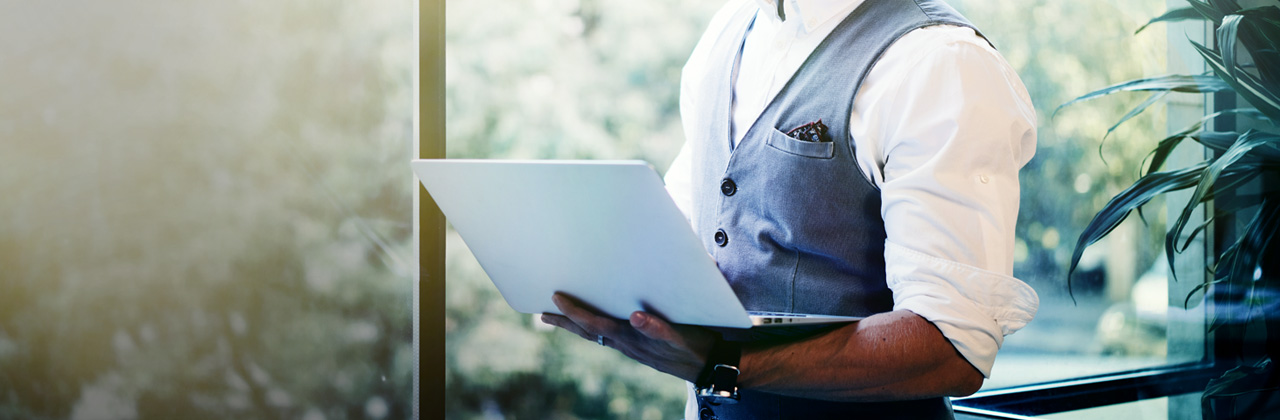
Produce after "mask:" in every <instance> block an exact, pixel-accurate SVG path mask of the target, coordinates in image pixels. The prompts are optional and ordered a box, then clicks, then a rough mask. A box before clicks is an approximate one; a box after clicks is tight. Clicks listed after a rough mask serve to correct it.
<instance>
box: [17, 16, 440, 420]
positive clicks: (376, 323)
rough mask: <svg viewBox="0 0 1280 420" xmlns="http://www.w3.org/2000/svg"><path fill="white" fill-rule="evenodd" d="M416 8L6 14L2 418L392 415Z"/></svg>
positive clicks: (401, 313) (408, 239)
mask: <svg viewBox="0 0 1280 420" xmlns="http://www.w3.org/2000/svg"><path fill="white" fill-rule="evenodd" d="M413 7H414V6H413V4H412V3H409V2H404V1H396V0H386V1H373V2H359V3H346V2H340V1H327V0H326V1H318V2H317V1H309V2H208V3H190V2H183V3H181V4H177V3H174V4H170V3H166V2H147V1H138V0H126V1H118V2H109V3H102V2H91V1H79V0H73V1H63V2H41V3H29V4H23V5H21V6H18V5H6V6H0V28H4V29H3V32H4V35H3V36H2V37H0V39H3V40H2V41H0V63H4V65H3V66H0V80H4V94H2V95H0V197H3V198H0V203H2V204H0V418H5V419H9V418H21V419H27V418H49V419H54V418H70V419H135V418H184V419H223V418H298V419H316V420H319V419H345V418H405V417H406V416H408V415H409V414H408V413H409V412H410V410H411V407H412V395H411V393H412V378H413V366H414V353H413V349H412V318H411V315H412V314H411V307H410V297H411V292H412V290H413V289H412V285H413V283H412V282H413V278H414V272H415V269H414V267H413V264H414V258H413V251H412V249H413V248H412V219H411V217H412V201H411V200H412V186H413V184H412V182H413V181H412V177H411V175H410V173H409V171H408V168H407V166H406V165H405V164H404V163H405V161H406V159H407V156H409V155H410V153H411V150H412V149H411V145H412V141H413V139H412V132H411V130H412V121H413V119H412V118H413V102H412V101H413V91H412V75H413V73H414V71H415V65H416V64H415V62H414V60H416V58H415V51H414V48H415V40H414V35H413V25H414V21H413V14H412V10H413Z"/></svg>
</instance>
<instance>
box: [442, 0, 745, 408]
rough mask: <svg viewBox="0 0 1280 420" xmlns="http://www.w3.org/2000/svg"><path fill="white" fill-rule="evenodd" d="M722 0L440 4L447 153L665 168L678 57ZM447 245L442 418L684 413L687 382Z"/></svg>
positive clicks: (675, 130)
mask: <svg viewBox="0 0 1280 420" xmlns="http://www.w3.org/2000/svg"><path fill="white" fill-rule="evenodd" d="M720 5H721V3H719V2H689V1H678V0H654V1H642V2H619V1H602V0H521V1H510V0H470V1H454V2H448V3H447V4H446V26H447V31H448V32H447V39H446V42H447V45H446V53H445V56H446V62H445V65H446V74H447V76H446V81H447V82H446V89H447V92H448V93H447V94H448V103H447V112H448V115H447V119H448V122H449V123H448V126H447V127H446V129H447V135H448V136H447V138H448V142H447V147H448V157H450V158H504V159H515V158H523V159H553V158H559V159H643V160H646V161H648V162H650V163H652V164H653V165H654V166H655V167H657V168H658V169H659V171H662V172H665V170H666V166H667V165H669V164H670V163H671V160H672V159H673V158H674V157H675V154H676V152H677V151H678V150H679V148H680V145H681V144H682V143H683V141H684V134H683V132H682V131H681V128H680V117H679V101H678V100H679V84H680V69H681V68H682V67H683V66H684V62H685V60H686V59H687V58H688V56H689V53H690V51H692V50H693V46H694V43H696V42H697V40H698V37H699V36H700V35H701V34H702V30H703V29H704V28H705V25H706V23H707V20H709V19H710V17H711V13H713V12H714V11H715V10H716V9H717V8H719V7H720ZM476 16H483V17H484V18H483V19H476V18H475V17H476ZM447 254H448V256H447V258H448V260H447V266H446V270H447V273H446V278H447V292H446V293H447V298H446V307H447V314H446V316H447V321H446V322H447V327H446V353H447V354H446V358H447V378H448V379H447V387H448V388H447V389H448V392H449V395H448V402H447V404H448V406H447V407H446V416H447V417H448V418H459V419H461V418H480V417H482V416H489V417H490V418H497V416H505V417H506V418H548V417H555V415H553V414H551V413H572V415H573V416H576V417H581V418H636V419H670V418H676V417H679V416H681V413H682V412H683V407H684V399H685V388H684V384H683V381H680V380H678V379H675V378H673V377H670V376H667V375H665V374H661V373H657V372H656V371H653V370H652V369H649V368H647V367H645V366H642V365H640V364H638V363H635V362H633V361H631V360H629V359H626V358H625V357H623V356H621V355H620V354H619V353H617V352H616V351H612V350H608V351H602V349H601V348H600V347H599V346H597V345H596V344H595V343H591V342H587V341H584V340H582V339H580V338H578V337H576V336H572V335H569V334H565V333H563V332H559V333H553V331H552V330H551V329H550V327H546V326H545V325H544V324H542V322H541V321H539V320H538V319H537V318H535V317H530V316H528V315H523V314H519V313H516V312H515V311H513V310H511V308H510V307H508V306H507V305H506V303H505V302H504V301H503V300H502V298H501V297H500V296H499V295H498V292H497V289H496V288H494V286H493V284H492V283H491V282H490V281H489V279H488V277H487V276H486V275H485V274H484V271H483V270H482V269H481V268H480V267H479V265H478V264H477V263H476V262H475V259H474V257H473V256H471V254H470V251H468V250H467V248H466V246H465V245H463V243H462V241H461V240H460V239H459V238H458V236H457V235H456V233H453V232H452V231H450V233H449V237H448V243H447Z"/></svg>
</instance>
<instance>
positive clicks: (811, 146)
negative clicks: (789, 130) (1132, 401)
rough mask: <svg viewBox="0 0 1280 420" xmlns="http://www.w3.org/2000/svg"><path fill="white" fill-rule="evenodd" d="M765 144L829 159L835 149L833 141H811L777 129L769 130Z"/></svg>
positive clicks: (791, 151)
mask: <svg viewBox="0 0 1280 420" xmlns="http://www.w3.org/2000/svg"><path fill="white" fill-rule="evenodd" d="M765 144H767V145H769V147H772V148H774V149H778V150H780V151H783V152H785V153H789V154H793V155H796V156H804V157H811V158H818V159H831V158H832V157H833V156H835V151H836V148H835V143H834V142H829V141H821V142H813V141H804V140H799V139H794V138H791V136H788V135H786V134H785V133H783V132H781V131H778V130H777V129H770V130H769V132H768V136H767V137H766V138H765Z"/></svg>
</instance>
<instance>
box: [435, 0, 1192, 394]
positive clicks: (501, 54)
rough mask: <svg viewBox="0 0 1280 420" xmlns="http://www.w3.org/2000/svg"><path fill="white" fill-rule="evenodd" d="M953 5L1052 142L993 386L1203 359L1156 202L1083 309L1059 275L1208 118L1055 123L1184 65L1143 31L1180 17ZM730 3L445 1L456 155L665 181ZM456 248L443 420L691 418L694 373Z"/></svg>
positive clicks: (1066, 6) (1078, 294) (1111, 242)
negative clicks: (1178, 137)
mask: <svg viewBox="0 0 1280 420" xmlns="http://www.w3.org/2000/svg"><path fill="white" fill-rule="evenodd" d="M949 2H950V3H951V4H952V5H953V6H955V7H956V8H957V9H959V10H960V11H961V12H962V13H964V14H965V15H966V16H967V17H969V18H970V20H972V21H973V22H974V23H975V24H976V25H977V26H978V27H979V28H982V30H983V31H984V32H985V33H986V35H987V36H988V37H989V38H990V39H991V40H992V41H993V43H994V44H995V46H996V47H997V48H998V49H999V51H1000V52H1001V53H1002V54H1003V55H1004V57H1005V58H1006V59H1007V60H1008V61H1009V62H1010V63H1011V64H1012V65H1013V66H1014V68H1015V69H1016V70H1017V71H1018V73H1019V75H1021V77H1022V80H1023V82H1024V83H1025V84H1026V86H1027V89H1028V91H1029V92H1030V94H1031V97H1032V99H1033V101H1034V103H1035V107H1036V111H1037V112H1038V114H1039V147H1038V149H1037V152H1036V157H1035V159H1034V160H1032V161H1031V163H1030V164H1028V165H1027V167H1026V168H1025V169H1024V170H1023V172H1022V177H1021V178H1022V183H1023V184H1022V185H1023V197H1022V207H1021V209H1022V210H1021V213H1020V217H1019V220H1018V231H1017V250H1016V255H1015V257H1016V266H1015V275H1016V276H1017V277H1019V278H1021V279H1023V280H1024V281H1026V282H1027V283H1029V284H1030V285H1031V286H1033V287H1034V288H1035V289H1036V291H1037V292H1038V293H1039V294H1040V298H1041V307H1040V312H1039V314H1038V315H1037V317H1036V320H1035V321H1034V322H1032V323H1031V324H1030V326H1028V327H1027V328H1025V329H1023V330H1022V331H1020V332H1018V333H1016V334H1014V335H1012V336H1010V337H1008V338H1007V340H1006V341H1005V345H1004V348H1003V350H1002V351H1001V354H1000V357H999V358H998V359H997V362H996V365H995V368H994V371H993V373H992V377H991V378H990V379H989V380H988V381H987V382H986V385H985V386H984V389H998V388H1003V387H1010V386H1017V385H1026V384H1033V383H1043V382H1049V381H1056V380H1063V379H1068V378H1076V377H1082V376H1090V375H1099V374H1106V373H1115V372H1121V371H1128V370H1134V369H1141V368H1148V367H1155V366H1163V365H1168V364H1175V363H1181V362H1188V361H1196V360H1200V357H1201V352H1202V349H1203V345H1202V342H1200V341H1198V340H1199V338H1198V337H1199V334H1201V333H1202V329H1203V326H1202V325H1203V315H1202V314H1201V313H1200V312H1197V310H1196V309H1195V308H1194V307H1193V308H1192V310H1191V311H1187V310H1184V309H1183V308H1182V306H1181V303H1182V301H1183V298H1184V297H1185V294H1182V292H1177V293H1173V295H1174V296H1172V297H1171V296H1170V295H1171V293H1170V292H1169V279H1168V276H1167V274H1165V272H1166V271H1167V270H1164V269H1163V267H1164V266H1165V263H1164V260H1163V259H1162V258H1163V257H1162V256H1163V250H1162V248H1161V247H1160V246H1159V245H1158V244H1160V243H1162V241H1161V239H1162V238H1163V233H1162V232H1163V231H1164V224H1165V219H1166V218H1167V215H1166V211H1165V210H1164V204H1163V202H1153V204H1152V205H1150V206H1149V207H1148V209H1149V211H1148V212H1146V213H1145V216H1146V222H1147V225H1144V224H1143V222H1142V221H1141V220H1140V219H1138V218H1137V217H1133V218H1130V219H1131V220H1129V221H1127V222H1126V223H1125V224H1124V225H1122V226H1121V227H1120V228H1119V229H1118V230H1117V232H1116V233H1114V234H1112V235H1111V236H1110V237H1109V238H1108V239H1107V240H1105V241H1104V242H1103V243H1100V244H1099V245H1096V246H1095V247H1093V248H1091V249H1090V250H1089V252H1087V253H1086V254H1085V261H1084V263H1083V265H1082V267H1081V269H1080V271H1079V272H1078V273H1077V275H1076V277H1075V279H1074V281H1073V284H1072V290H1073V292H1074V299H1075V302H1074V303H1073V301H1072V295H1071V294H1070V293H1069V292H1068V288H1067V281H1066V271H1067V265H1068V263H1069V262H1070V257H1071V253H1072V250H1073V247H1074V245H1075V240H1076V237H1077V236H1078V235H1079V233H1080V231H1081V230H1082V229H1083V227H1084V226H1085V225H1086V224H1087V223H1088V222H1089V220H1090V219H1091V218H1092V216H1093V214H1094V213H1095V212H1096V211H1097V210H1098V209H1100V208H1101V207H1102V205H1103V204H1105V203H1106V202H1107V200H1108V199H1110V197H1111V196H1113V195H1115V194H1116V193H1118V192H1119V191H1120V190H1121V189H1123V188H1124V187H1126V186H1128V185H1129V184H1131V183H1132V182H1133V181H1134V180H1136V179H1137V174H1138V166H1139V162H1140V161H1141V160H1142V158H1143V157H1144V154H1145V152H1146V151H1147V150H1149V149H1150V147H1151V146H1152V145H1154V144H1155V142H1156V141H1157V140H1159V139H1160V138H1163V137H1164V135H1165V133H1166V132H1167V128H1166V127H1167V126H1170V125H1172V126H1175V127H1178V128H1180V127H1181V126H1185V125H1187V124H1189V123H1190V122H1191V121H1193V120H1186V118H1198V115H1199V113H1200V112H1201V105H1200V103H1201V102H1202V99H1201V97H1199V96H1195V95H1191V96H1190V97H1189V99H1188V100H1187V101H1186V103H1185V104H1184V105H1183V107H1184V108H1187V109H1183V110H1171V109H1168V108H1170V107H1166V106H1165V105H1157V106H1155V107H1153V108H1152V109H1150V110H1148V111H1147V112H1146V113H1144V114H1142V115H1141V116H1138V117H1137V118H1135V119H1134V120H1132V121H1130V122H1128V123H1126V124H1125V125H1124V126H1122V127H1120V128H1118V129H1117V130H1116V131H1115V132H1114V133H1112V134H1111V135H1110V136H1109V137H1108V138H1107V141H1106V142H1105V143H1103V142H1102V138H1103V135H1104V134H1105V133H1106V132H1107V130H1108V128H1110V127H1111V126H1112V125H1113V124H1114V123H1115V122H1116V121H1118V120H1119V118H1120V116H1122V115H1124V114H1125V113H1126V112H1128V110H1129V109H1131V108H1132V107H1134V106H1136V105H1138V104H1139V103H1141V102H1142V101H1143V100H1145V99H1146V96H1145V95H1139V94H1134V95H1132V96H1123V95H1118V96H1117V97H1113V98H1106V99H1100V100H1097V101H1092V102H1087V103H1084V104H1081V105H1077V106H1073V107H1071V108H1067V109H1064V110H1062V111H1061V112H1058V113H1057V114H1056V115H1055V114H1054V110H1055V109H1056V108H1057V107H1058V106H1059V105H1061V104H1063V103H1065V102H1067V101H1069V100H1071V99H1073V98H1075V97H1077V96H1080V95H1083V94H1084V93H1086V92H1089V91H1092V90H1094V89H1097V88H1100V87H1103V86H1107V85H1110V84H1114V83H1119V82H1122V81H1126V80H1130V79H1134V78H1139V77H1143V76H1150V75H1160V74H1167V73H1171V72H1175V71H1180V70H1175V69H1171V68H1170V64H1169V62H1170V61H1171V60H1173V59H1172V58H1171V57H1170V56H1169V54H1170V51H1171V48H1172V47H1171V45H1172V44H1171V43H1170V42H1169V39H1173V40H1176V41H1177V42H1179V44H1178V45H1181V44H1184V43H1185V39H1186V36H1185V35H1184V34H1183V33H1180V32H1181V31H1182V29H1173V30H1176V31H1178V32H1179V33H1167V32H1166V30H1170V29H1169V28H1176V27H1172V26H1171V27H1165V26H1163V25H1154V26H1152V27H1150V28H1147V29H1146V30H1144V31H1143V32H1142V33H1141V34H1138V35H1136V36H1135V35H1134V31H1135V30H1137V29H1138V28H1139V27H1140V26H1142V25H1143V24H1144V23H1146V22H1147V21H1148V20H1150V19H1151V18H1153V17H1156V16H1159V15H1161V14H1163V13H1164V12H1165V10H1167V9H1166V8H1167V6H1166V1H1165V0H1141V1H1126V2H1113V1H1107V0H1032V1H1027V0H950V1H949ZM1173 4H1175V5H1177V4H1179V3H1173ZM721 5H723V2H722V1H711V2H689V1H678V0H652V1H646V2H625V1H618V0H471V1H466V2H448V3H447V4H446V10H447V15H446V22H447V23H446V26H447V41H446V42H447V51H446V56H445V66H446V70H447V78H446V88H447V98H448V102H447V104H446V107H447V112H448V115H447V119H448V122H449V124H448V126H447V135H448V140H447V149H448V156H449V157H451V158H520V159H551V158H560V159H643V160H646V161H648V162H649V163H651V164H653V165H654V166H655V167H657V168H658V169H659V171H660V172H661V171H665V168H666V167H667V166H668V165H669V164H670V162H671V160H672V159H673V158H674V157H675V154H676V152H677V151H678V150H679V147H680V145H681V144H682V143H683V141H684V139H683V134H682V132H681V131H680V120H679V108H678V95H679V78H680V70H681V67H682V66H683V64H684V61H685V60H686V59H687V58H688V55H689V53H690V51H691V50H692V48H693V46H694V44H695V43H696V42H697V40H698V37H699V36H700V34H701V31H702V30H703V28H704V26H705V25H706V22H707V21H708V20H709V19H710V16H711V14H712V13H714V12H715V11H716V10H717V9H718V8H719V7H720V6H721ZM1177 48H1181V47H1177ZM1175 49H1176V48H1175ZM1175 61H1176V60H1175ZM1187 115H1190V117H1187ZM1180 119H1181V120H1180ZM1100 156H1105V157H1106V160H1105V161H1104V160H1103V158H1102V157H1100ZM447 249H448V252H447V253H448V257H447V260H448V264H447V281H448V287H447V294H448V298H447V306H448V307H447V316H448V319H447V321H446V322H447V325H446V328H447V332H446V334H447V337H448V339H447V343H446V346H447V350H448V353H447V354H448V356H447V357H448V366H447V369H448V374H447V381H448V390H449V395H448V404H449V405H448V407H447V410H446V412H447V413H448V415H449V417H450V418H458V419H473V418H474V419H497V418H566V419H567V418H593V419H594V418H640V419H660V418H661V419H670V418H677V417H679V416H680V415H681V409H682V407H683V403H684V398H685V390H684V386H683V382H682V381H679V380H676V379H673V378H671V377H667V376H665V375H662V374H657V373H654V372H652V371H649V370H647V369H645V368H643V367H640V366H638V365H637V364H635V363H633V362H630V361H628V360H627V359H625V358H623V357H622V356H620V355H618V354H617V353H616V352H613V351H611V350H608V349H602V348H600V347H599V346H597V345H596V344H595V343H591V342H586V341H584V340H582V339H580V338H578V337H576V336H572V335H570V334H566V333H563V332H558V331H552V330H550V329H547V328H544V327H542V326H540V323H539V322H538V320H537V319H536V318H534V317H530V316H528V315H522V314H518V313H516V312H514V311H512V310H511V309H510V308H509V307H507V305H506V304H505V303H504V302H503V301H502V300H501V297H500V296H499V295H498V293H497V290H496V289H494V287H493V286H492V284H491V283H490V282H489V280H488V279H487V277H486V276H485V275H484V272H483V270H481V269H480V268H479V266H478V265H477V264H476V262H475V260H474V258H473V257H472V256H471V255H470V254H469V252H468V250H467V248H466V246H465V244H464V243H463V242H462V241H461V239H460V238H458V237H457V236H456V234H453V233H450V236H449V238H448V245H447ZM1192 284H1194V283H1192ZM1173 301H1176V302H1177V305H1171V304H1170V302H1173ZM1170 319H1173V320H1175V321H1176V322H1171V321H1170ZM1171 333H1172V336H1174V337H1175V339H1173V340H1170V339H1169V337H1170V334H1171ZM1157 405H1158V407H1155V408H1152V407H1143V408H1142V410H1144V411H1142V412H1141V413H1139V414H1142V413H1145V415H1149V416H1150V417H1143V416H1142V415H1131V416H1130V418H1167V416H1166V414H1167V411H1168V410H1169V408H1168V406H1167V403H1166V402H1165V401H1164V400H1160V401H1158V402H1157ZM1096 414H1097V413H1093V414H1092V415H1095V416H1096ZM1112 414H1114V413H1112ZM1131 414H1132V413H1131ZM1082 418H1088V416H1085V417H1082Z"/></svg>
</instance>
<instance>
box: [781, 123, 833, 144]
mask: <svg viewBox="0 0 1280 420" xmlns="http://www.w3.org/2000/svg"><path fill="white" fill-rule="evenodd" d="M787 136H789V137H791V138H793V139H797V140H804V141H811V142H814V143H818V142H824V141H831V140H830V139H829V138H827V126H826V125H825V124H822V120H817V121H814V122H811V123H808V124H805V125H802V126H799V127H796V128H794V129H792V130H791V131H788V132H787Z"/></svg>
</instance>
